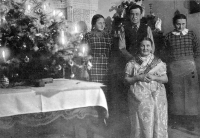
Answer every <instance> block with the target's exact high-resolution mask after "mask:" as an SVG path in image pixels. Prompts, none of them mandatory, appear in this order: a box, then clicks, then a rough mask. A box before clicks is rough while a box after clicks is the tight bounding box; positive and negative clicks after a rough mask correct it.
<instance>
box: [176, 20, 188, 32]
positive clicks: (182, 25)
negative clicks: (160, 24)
mask: <svg viewBox="0 0 200 138" xmlns="http://www.w3.org/2000/svg"><path fill="white" fill-rule="evenodd" d="M186 22H187V21H186V19H177V20H176V22H175V24H174V27H175V29H176V30H177V31H179V32H181V31H183V30H184V29H185V28H186V24H187V23H186Z"/></svg>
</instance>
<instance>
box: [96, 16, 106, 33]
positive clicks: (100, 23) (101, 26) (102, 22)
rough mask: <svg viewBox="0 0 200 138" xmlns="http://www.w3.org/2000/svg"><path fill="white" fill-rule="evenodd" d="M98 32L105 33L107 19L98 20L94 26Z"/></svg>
mask: <svg viewBox="0 0 200 138" xmlns="http://www.w3.org/2000/svg"><path fill="white" fill-rule="evenodd" d="M94 27H95V29H96V30H99V31H103V30H104V29H105V19H104V18H99V19H97V22H96V24H95V25H94Z"/></svg>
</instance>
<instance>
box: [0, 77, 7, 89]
mask: <svg viewBox="0 0 200 138" xmlns="http://www.w3.org/2000/svg"><path fill="white" fill-rule="evenodd" d="M8 85H9V79H8V78H7V77H6V76H5V75H3V76H2V77H1V78H0V87H1V88H6V87H8Z"/></svg>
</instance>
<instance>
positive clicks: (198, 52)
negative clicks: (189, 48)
mask: <svg viewBox="0 0 200 138" xmlns="http://www.w3.org/2000/svg"><path fill="white" fill-rule="evenodd" d="M192 34H193V52H194V57H195V58H200V45H199V44H198V41H197V37H196V35H195V34H194V33H192Z"/></svg>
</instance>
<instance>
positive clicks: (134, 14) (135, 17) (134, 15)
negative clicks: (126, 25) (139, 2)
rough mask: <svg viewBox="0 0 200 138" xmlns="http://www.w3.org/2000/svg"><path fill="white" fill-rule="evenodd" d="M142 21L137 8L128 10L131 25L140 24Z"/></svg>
mask: <svg viewBox="0 0 200 138" xmlns="http://www.w3.org/2000/svg"><path fill="white" fill-rule="evenodd" d="M141 19H142V13H141V11H140V9H139V8H136V9H132V10H130V20H131V22H132V23H133V24H138V23H140V20H141Z"/></svg>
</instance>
